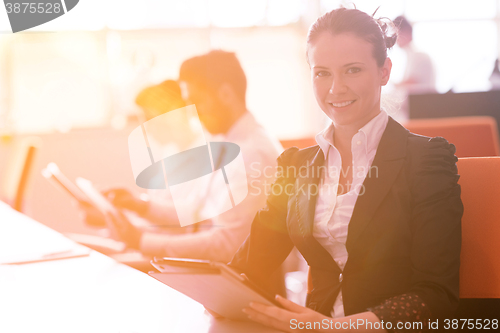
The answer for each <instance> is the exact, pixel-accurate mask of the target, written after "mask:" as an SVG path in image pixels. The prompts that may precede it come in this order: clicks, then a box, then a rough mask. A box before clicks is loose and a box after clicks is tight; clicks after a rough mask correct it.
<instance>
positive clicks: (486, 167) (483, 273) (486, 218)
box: [457, 157, 500, 298]
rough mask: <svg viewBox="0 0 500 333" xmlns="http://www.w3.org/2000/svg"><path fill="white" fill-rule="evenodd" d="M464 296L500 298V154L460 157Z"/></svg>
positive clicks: (461, 282) (461, 292)
mask: <svg viewBox="0 0 500 333" xmlns="http://www.w3.org/2000/svg"><path fill="white" fill-rule="evenodd" d="M457 165H458V173H459V174H460V180H459V184H460V186H461V188H462V202H463V204H464V216H463V218H462V252H461V255H460V298H500V258H499V255H500V157H475V158H460V159H459V161H458V163H457Z"/></svg>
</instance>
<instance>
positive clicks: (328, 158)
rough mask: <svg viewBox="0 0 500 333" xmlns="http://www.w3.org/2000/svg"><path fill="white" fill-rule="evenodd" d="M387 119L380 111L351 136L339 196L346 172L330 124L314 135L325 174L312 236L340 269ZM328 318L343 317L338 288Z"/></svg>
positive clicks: (345, 256) (343, 264) (344, 262)
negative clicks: (349, 161) (346, 187)
mask: <svg viewBox="0 0 500 333" xmlns="http://www.w3.org/2000/svg"><path fill="white" fill-rule="evenodd" d="M388 120H389V118H388V115H387V113H386V112H385V111H383V110H382V111H381V112H380V113H379V114H378V115H377V116H375V117H374V118H373V119H372V120H370V121H369V122H368V123H367V124H366V125H365V126H363V127H362V128H361V129H360V130H359V131H358V132H357V133H356V134H355V135H354V136H353V137H352V141H351V151H352V168H353V169H352V177H353V181H352V185H351V187H350V190H349V192H347V193H344V194H342V195H337V191H338V186H341V185H340V184H339V179H340V175H341V172H347V170H345V171H344V170H342V159H341V156H340V153H339V151H338V150H337V148H335V145H334V142H333V137H334V136H333V133H334V130H335V128H334V125H333V123H332V124H330V125H329V126H328V127H327V128H326V129H324V130H323V131H322V132H320V133H318V134H317V135H316V142H317V143H318V145H319V146H320V148H321V150H322V151H323V154H324V155H325V162H326V164H325V165H326V170H325V171H326V172H323V177H322V179H321V182H320V190H319V194H318V198H317V202H316V210H315V214H314V227H313V236H314V238H316V240H317V241H318V242H319V243H320V244H321V245H322V246H323V247H324V248H325V249H326V250H327V251H328V253H330V255H331V256H332V258H333V260H335V262H336V263H337V265H338V266H339V267H340V269H341V270H343V269H344V266H345V264H346V261H347V258H348V254H347V249H346V246H345V243H346V240H347V230H348V226H349V221H350V220H351V216H352V212H353V210H354V205H355V203H356V200H357V199H358V195H363V193H364V189H363V182H364V180H365V178H366V175H367V173H368V172H369V169H370V166H371V164H372V162H373V159H374V158H375V154H376V152H377V147H378V144H379V142H380V139H381V137H382V134H383V133H384V130H385V128H386V126H387V122H388ZM371 176H372V177H373V175H371ZM340 192H344V191H340ZM332 317H333V318H339V317H344V303H343V300H342V289H341V290H340V293H339V294H338V296H337V299H336V300H335V303H334V305H333V310H332Z"/></svg>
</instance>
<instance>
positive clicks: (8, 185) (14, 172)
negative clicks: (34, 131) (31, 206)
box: [1, 136, 41, 212]
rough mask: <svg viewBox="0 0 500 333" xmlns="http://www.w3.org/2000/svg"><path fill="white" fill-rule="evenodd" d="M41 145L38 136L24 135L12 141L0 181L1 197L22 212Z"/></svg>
mask: <svg viewBox="0 0 500 333" xmlns="http://www.w3.org/2000/svg"><path fill="white" fill-rule="evenodd" d="M40 145H41V140H40V138H38V137H32V136H29V137H25V138H21V139H17V140H15V141H14V143H13V145H12V148H11V151H10V155H9V158H8V161H7V163H8V165H7V169H6V172H5V174H4V175H3V179H2V182H1V185H2V186H1V187H2V188H1V192H2V199H3V200H4V201H5V202H7V203H8V204H9V205H10V206H11V207H12V208H14V209H15V210H17V211H18V212H22V211H23V208H24V201H25V198H26V193H27V192H28V188H29V183H30V178H31V177H30V176H31V173H32V171H33V165H34V163H35V157H36V152H37V150H38V148H39V147H40Z"/></svg>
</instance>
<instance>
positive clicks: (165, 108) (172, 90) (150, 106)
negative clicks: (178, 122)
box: [135, 80, 186, 119]
mask: <svg viewBox="0 0 500 333" xmlns="http://www.w3.org/2000/svg"><path fill="white" fill-rule="evenodd" d="M135 103H136V104H137V105H139V106H140V107H142V108H145V110H144V111H145V112H149V113H151V112H154V114H147V115H146V118H148V119H151V118H154V117H156V116H159V115H160V114H164V113H167V112H170V111H173V110H176V109H178V108H182V107H184V106H186V102H184V100H183V99H182V95H181V88H180V87H179V84H178V83H177V82H175V81H174V80H167V81H163V82H162V83H160V84H157V85H154V86H150V87H147V88H145V89H143V90H142V91H141V92H140V93H139V95H137V97H136V99H135ZM146 109H147V110H146ZM152 110H154V111H152Z"/></svg>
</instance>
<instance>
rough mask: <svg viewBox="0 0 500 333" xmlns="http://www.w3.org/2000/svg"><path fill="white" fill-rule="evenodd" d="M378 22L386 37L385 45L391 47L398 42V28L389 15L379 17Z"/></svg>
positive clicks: (383, 35)
mask: <svg viewBox="0 0 500 333" xmlns="http://www.w3.org/2000/svg"><path fill="white" fill-rule="evenodd" d="M375 21H376V22H377V23H378V25H379V27H380V30H382V37H383V38H384V42H385V47H386V48H387V49H390V48H391V47H393V46H394V44H396V40H397V39H398V28H397V27H396V25H395V24H394V22H392V21H391V20H390V19H388V18H387V17H381V18H379V19H375Z"/></svg>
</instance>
